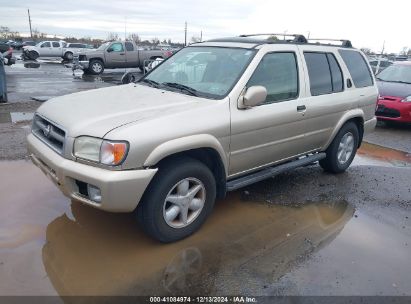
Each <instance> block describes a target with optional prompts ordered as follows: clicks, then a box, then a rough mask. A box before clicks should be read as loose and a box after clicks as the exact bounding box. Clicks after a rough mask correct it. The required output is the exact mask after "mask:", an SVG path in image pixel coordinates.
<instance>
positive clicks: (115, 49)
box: [110, 43, 124, 52]
mask: <svg viewBox="0 0 411 304" xmlns="http://www.w3.org/2000/svg"><path fill="white" fill-rule="evenodd" d="M110 49H112V51H113V52H123V51H124V49H123V44H122V43H113V44H112V45H111V46H110Z"/></svg>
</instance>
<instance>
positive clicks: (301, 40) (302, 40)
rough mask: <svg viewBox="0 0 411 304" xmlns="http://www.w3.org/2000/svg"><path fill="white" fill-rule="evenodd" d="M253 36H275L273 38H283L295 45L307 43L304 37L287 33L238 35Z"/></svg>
mask: <svg viewBox="0 0 411 304" xmlns="http://www.w3.org/2000/svg"><path fill="white" fill-rule="evenodd" d="M255 36H275V37H277V38H278V37H284V39H282V40H286V41H289V42H295V43H307V42H308V41H307V39H306V38H305V37H304V35H300V34H287V33H265V34H247V35H240V36H239V37H255ZM286 36H288V37H293V39H289V40H287V39H285V37H286ZM279 40H281V39H279Z"/></svg>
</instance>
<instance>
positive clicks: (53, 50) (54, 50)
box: [50, 41, 63, 57]
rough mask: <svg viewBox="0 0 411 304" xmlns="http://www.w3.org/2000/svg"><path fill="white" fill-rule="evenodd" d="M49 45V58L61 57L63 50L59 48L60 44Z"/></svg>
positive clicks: (55, 42) (54, 42)
mask: <svg viewBox="0 0 411 304" xmlns="http://www.w3.org/2000/svg"><path fill="white" fill-rule="evenodd" d="M51 45H52V48H51V54H50V55H51V56H55V57H59V56H62V55H63V48H62V47H61V44H60V42H57V41H53V42H52V43H51Z"/></svg>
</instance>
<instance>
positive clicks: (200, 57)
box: [142, 47, 256, 99]
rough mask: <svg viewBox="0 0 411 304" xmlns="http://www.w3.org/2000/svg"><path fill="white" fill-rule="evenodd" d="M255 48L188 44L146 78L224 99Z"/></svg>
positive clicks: (174, 88)
mask: <svg viewBox="0 0 411 304" xmlns="http://www.w3.org/2000/svg"><path fill="white" fill-rule="evenodd" d="M255 52H256V51H255V50H248V49H240V48H225V47H188V48H184V49H182V50H181V51H180V52H178V53H177V54H175V55H174V56H172V57H170V58H169V59H168V60H167V61H164V62H163V63H162V64H161V65H159V66H158V67H157V68H156V69H154V70H153V71H152V72H151V73H150V74H148V75H147V77H145V78H144V79H143V80H142V82H145V83H150V84H152V85H153V84H156V85H158V86H161V88H162V89H163V88H165V89H170V88H171V89H173V90H178V91H181V92H182V93H185V94H187V93H189V94H191V95H194V96H202V97H207V98H214V99H220V98H223V97H225V96H226V95H227V94H228V92H229V91H230V90H231V88H232V87H233V86H234V84H235V83H236V81H237V80H238V78H239V77H240V76H241V75H242V73H243V71H244V70H245V68H246V67H247V65H248V63H249V62H250V61H251V59H252V58H253V57H254V54H255ZM153 86H154V85H153Z"/></svg>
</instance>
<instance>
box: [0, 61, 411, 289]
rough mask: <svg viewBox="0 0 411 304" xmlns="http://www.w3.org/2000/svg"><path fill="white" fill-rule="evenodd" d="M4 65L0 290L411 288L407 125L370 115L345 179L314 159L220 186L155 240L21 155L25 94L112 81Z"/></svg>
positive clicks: (410, 137)
mask: <svg viewBox="0 0 411 304" xmlns="http://www.w3.org/2000/svg"><path fill="white" fill-rule="evenodd" d="M12 69H13V71H16V72H15V73H14V72H13V71H11V70H7V73H8V75H10V77H11V80H9V85H10V86H11V88H12V89H13V90H15V91H14V93H11V94H10V96H11V99H12V100H11V101H12V102H11V103H10V104H9V105H1V106H0V158H1V159H2V160H3V161H0V181H1V182H0V193H1V199H0V223H1V225H0V282H2V283H1V284H0V295H60V296H63V295H153V294H156V295H187V294H193V295H199V294H200V295H234V294H243V295H254V296H257V295H362V296H364V295H393V296H398V295H408V296H411V264H410V262H409V260H410V257H411V220H410V217H411V182H410V177H411V155H410V153H411V127H407V126H394V127H392V126H385V125H384V124H380V125H379V127H378V128H377V130H376V132H375V133H373V134H371V135H369V136H367V137H366V139H365V140H366V141H368V142H370V143H374V144H377V145H374V144H369V143H365V144H363V146H362V148H361V150H360V151H359V153H358V155H357V157H356V158H355V160H354V163H353V164H352V166H351V167H350V169H349V170H348V171H347V172H346V173H344V174H340V175H330V174H326V173H324V172H322V170H321V169H320V168H319V167H318V166H317V165H313V166H309V167H304V168H300V169H298V170H295V171H292V172H289V173H285V174H281V175H279V176H276V177H275V178H272V179H269V180H267V181H264V182H260V183H258V184H255V185H253V186H251V187H248V188H246V189H243V190H241V191H237V192H234V193H231V194H230V195H229V196H228V197H227V198H226V199H224V200H222V201H220V202H218V203H217V204H216V208H215V210H214V212H213V215H212V216H211V218H210V219H209V220H208V221H207V222H206V224H205V225H204V227H203V228H202V229H201V230H200V231H199V232H198V233H196V234H195V235H193V236H192V237H190V238H188V239H185V240H183V241H180V242H177V243H174V244H168V245H164V244H159V243H157V242H155V241H153V240H151V239H149V238H147V237H146V236H145V235H144V234H143V233H142V231H141V230H140V228H139V227H138V226H137V225H136V223H135V219H134V217H133V215H132V214H109V213H104V212H100V211H98V210H95V209H92V208H90V207H87V206H83V205H81V204H80V203H77V202H74V201H70V200H69V199H67V198H66V197H64V196H63V195H62V194H61V193H60V192H59V191H58V190H57V189H56V188H55V186H54V185H53V184H52V183H51V182H50V181H49V180H48V179H47V178H46V177H45V176H44V175H43V174H42V172H41V171H40V170H38V169H37V168H36V167H34V166H33V165H32V164H31V163H30V162H29V161H27V160H25V159H24V158H25V156H26V154H27V152H26V149H25V144H24V137H25V134H26V133H27V132H29V124H30V113H32V112H34V111H35V109H36V108H37V107H38V106H39V105H41V103H40V102H35V101H30V97H31V96H32V95H33V92H35V93H36V95H38V96H51V95H53V96H55V95H60V94H66V93H69V91H65V89H63V86H64V87H66V86H68V87H71V88H72V90H81V89H92V88H94V87H100V85H103V86H105V85H117V80H116V81H113V82H103V83H104V84H101V83H100V82H98V83H97V84H96V83H94V82H92V83H91V84H90V83H86V82H85V83H86V84H84V86H83V84H81V85H80V83H82V82H81V81H83V80H80V79H81V76H79V77H80V79H78V78H76V77H77V76H75V77H74V78H73V76H72V75H71V74H70V73H71V71H70V70H63V68H62V67H60V65H57V68H56V69H54V68H50V70H51V71H49V72H44V73H43V72H42V71H41V70H37V69H36V70H34V69H27V71H26V70H24V68H22V67H18V66H15V67H12ZM45 69H48V68H45ZM60 69H61V70H60ZM56 70H57V71H56ZM21 71H26V72H21ZM35 71H38V72H39V74H38V75H37V74H36V75H34V74H33V75H32V73H35ZM47 71H48V70H47ZM117 72H119V73H117ZM25 73H28V74H27V75H28V76H27V77H32V78H31V79H33V80H32V81H36V79H43V80H39V81H40V82H44V83H45V86H44V87H43V89H41V90H38V91H33V90H35V87H36V86H37V85H36V84H31V83H30V82H31V81H28V80H27V78H26V76H25V75H26V74H25ZM60 73H62V74H64V76H63V79H65V80H64V82H63V81H62V82H60V80H59V81H53V79H56V77H58V75H60ZM67 73H68V74H67ZM115 74H116V76H115V77H116V78H115V79H119V77H121V75H122V72H120V71H116V73H115ZM30 75H32V76H30ZM41 75H42V76H41ZM69 76H70V77H69ZM13 77H14V78H13ZM13 79H14V80H13ZM20 79H23V80H20ZM21 82H23V83H24V82H25V83H26V84H25V87H26V88H27V87H30V86H32V87H31V89H27V90H26V91H23V92H22V91H21V90H20V89H19V87H20V88H21ZM67 83H69V85H67ZM73 83H74V84H73ZM77 83H78V84H77ZM60 85H61V87H60ZM89 86H91V87H89ZM50 87H55V88H54V89H53V90H52V89H49V88H50ZM70 90H71V89H70ZM70 92H71V91H70ZM13 94H14V95H13ZM16 113H19V114H16ZM22 113H26V114H22Z"/></svg>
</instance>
